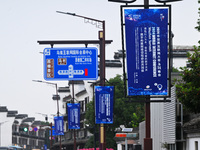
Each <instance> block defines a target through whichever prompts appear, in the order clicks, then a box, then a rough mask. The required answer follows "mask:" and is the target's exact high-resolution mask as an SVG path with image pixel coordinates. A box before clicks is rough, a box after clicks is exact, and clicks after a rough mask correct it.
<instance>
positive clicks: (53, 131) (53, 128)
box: [49, 126, 55, 136]
mask: <svg viewBox="0 0 200 150" xmlns="http://www.w3.org/2000/svg"><path fill="white" fill-rule="evenodd" d="M49 136H51V130H49ZM52 136H55V127H54V126H52Z"/></svg>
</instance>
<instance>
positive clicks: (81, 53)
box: [43, 47, 98, 80]
mask: <svg viewBox="0 0 200 150" xmlns="http://www.w3.org/2000/svg"><path fill="white" fill-rule="evenodd" d="M97 55H98V50H97V49H96V48H95V47H90V48H75V47H73V48H45V49H44V51H43V56H44V79H45V80H96V79H97V78H98V59H97Z"/></svg>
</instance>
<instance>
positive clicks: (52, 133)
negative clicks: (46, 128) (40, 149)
mask: <svg viewBox="0 0 200 150" xmlns="http://www.w3.org/2000/svg"><path fill="white" fill-rule="evenodd" d="M50 127H51V141H50V150H51V149H52V137H53V136H52V135H53V130H52V122H51V123H50Z"/></svg>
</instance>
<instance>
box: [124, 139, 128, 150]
mask: <svg viewBox="0 0 200 150" xmlns="http://www.w3.org/2000/svg"><path fill="white" fill-rule="evenodd" d="M125 150H128V140H127V137H126V138H125Z"/></svg>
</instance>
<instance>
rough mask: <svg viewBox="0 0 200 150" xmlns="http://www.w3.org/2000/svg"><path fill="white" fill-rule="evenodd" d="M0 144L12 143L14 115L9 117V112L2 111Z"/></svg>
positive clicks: (0, 115)
mask: <svg viewBox="0 0 200 150" xmlns="http://www.w3.org/2000/svg"><path fill="white" fill-rule="evenodd" d="M0 118H1V120H0V123H1V125H0V128H1V129H0V146H10V145H12V124H13V122H14V117H7V112H0Z"/></svg>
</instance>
